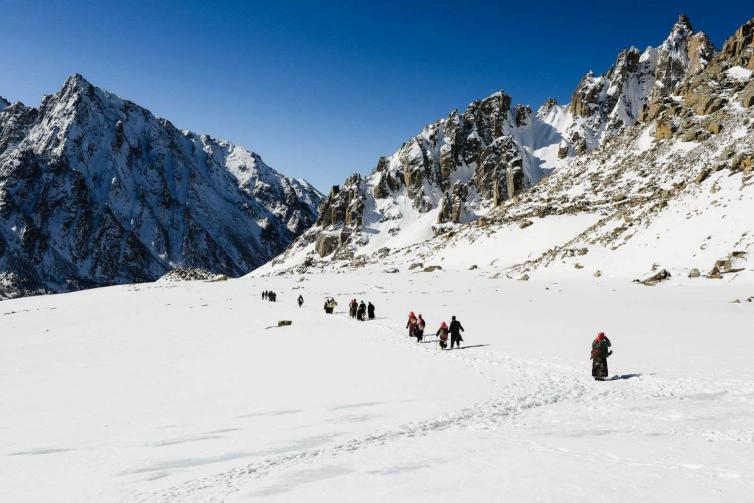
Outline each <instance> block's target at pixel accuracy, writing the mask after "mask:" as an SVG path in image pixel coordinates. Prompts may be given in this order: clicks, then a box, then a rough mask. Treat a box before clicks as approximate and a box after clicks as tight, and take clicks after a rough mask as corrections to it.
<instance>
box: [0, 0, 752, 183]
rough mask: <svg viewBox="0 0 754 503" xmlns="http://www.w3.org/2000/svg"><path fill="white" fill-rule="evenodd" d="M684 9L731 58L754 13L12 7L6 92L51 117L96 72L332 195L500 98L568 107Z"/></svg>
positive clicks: (646, 6)
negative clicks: (46, 98) (74, 83)
mask: <svg viewBox="0 0 754 503" xmlns="http://www.w3.org/2000/svg"><path fill="white" fill-rule="evenodd" d="M681 12H684V13H686V14H688V15H689V17H690V19H691V22H692V24H693V25H694V28H695V29H696V30H702V31H705V32H707V33H708V35H709V36H710V37H711V38H712V40H713V42H714V43H715V45H716V46H718V47H719V46H720V45H721V44H722V42H723V41H724V39H725V38H726V37H727V36H729V35H730V34H732V33H733V31H734V30H735V29H736V28H737V27H738V26H740V25H741V24H743V23H744V22H745V21H746V20H747V19H749V18H751V17H752V16H754V8H752V4H751V2H750V1H748V2H745V1H737V0H726V1H725V2H721V3H719V4H718V3H717V2H710V1H709V0H705V1H703V2H702V1H693V2H678V1H661V2H604V1H602V2H578V1H573V2H549V1H540V2H520V1H519V2H515V3H513V2H511V3H509V2H483V1H473V0H470V1H464V2H461V1H445V0H435V1H432V2H429V1H426V2H418V1H417V2H415V1H410V0H406V1H400V2H399V1H392V0H383V1H374V2H366V1H322V2H314V1H310V2H303V1H301V2H299V1H269V2H261V1H247V2H240V1H238V2H230V1H214V2H209V1H207V2H199V1H191V0H186V1H165V2H146V1H140V0H132V1H129V2H106V1H101V2H90V1H75V0H70V1H68V2H53V1H49V2H42V1H34V0H0V23H1V25H0V26H1V28H0V47H2V48H3V49H2V50H1V51H0V95H1V96H4V97H6V98H7V99H9V100H10V101H22V102H24V103H26V104H29V105H37V104H38V103H39V100H40V98H41V96H42V95H43V94H50V93H53V92H55V91H57V90H58V89H59V88H60V86H61V85H62V83H63V81H64V80H65V78H66V76H67V75H69V74H72V73H81V74H83V75H84V76H85V77H86V78H87V79H89V80H90V81H91V82H92V83H94V84H95V85H98V86H100V87H103V88H105V89H108V90H110V91H113V92H115V93H116V94H118V95H120V96H122V97H124V98H127V99H130V100H132V101H135V102H136V103H139V104H140V105H143V106H145V107H147V108H149V109H150V110H151V111H152V112H154V113H155V114H156V115H158V116H162V117H166V118H168V119H170V120H171V121H172V122H173V124H175V125H176V126H177V127H179V128H185V129H190V130H192V131H195V132H199V133H209V134H211V135H212V136H214V137H217V138H227V139H230V140H232V141H234V142H236V143H239V144H241V145H244V146H246V147H248V148H250V149H252V150H254V151H256V152H258V153H259V154H260V155H261V156H262V157H263V158H264V159H265V161H266V162H267V163H268V164H270V165H271V166H273V167H274V168H276V169H278V170H280V171H282V172H284V173H286V174H290V175H292V176H296V177H304V178H306V179H308V180H309V181H311V182H312V183H314V184H315V185H316V186H317V187H319V188H320V189H321V190H325V191H326V190H327V189H328V188H329V186H330V185H332V184H336V183H339V182H341V181H342V180H343V179H344V178H345V176H347V175H348V174H350V173H353V172H362V173H366V172H369V171H370V170H371V169H372V168H373V167H374V166H375V165H376V163H377V159H378V157H379V156H380V155H384V154H390V153H392V152H393V151H394V150H395V149H397V148H398V147H399V146H400V145H401V143H402V142H403V141H404V140H406V139H408V138H409V137H410V136H412V135H414V134H416V133H417V132H418V131H419V130H420V129H421V127H422V126H423V125H424V124H426V123H428V122H431V121H434V120H435V119H437V118H439V117H443V116H445V115H447V113H448V112H450V110H452V109H453V108H463V107H465V106H466V104H467V103H468V102H470V101H472V100H474V99H479V98H483V97H485V96H487V95H489V94H491V93H493V92H495V91H496V90H499V89H503V90H505V91H506V92H507V93H508V94H510V95H511V96H512V97H513V101H514V102H519V103H525V104H529V105H531V106H532V107H533V108H536V107H537V106H539V104H541V103H542V102H543V101H544V100H545V99H546V98H547V97H549V96H553V97H555V98H557V99H558V101H559V102H561V103H567V102H568V101H569V99H570V98H569V97H570V94H571V92H572V91H573V89H574V87H575V86H576V84H577V83H578V81H579V79H580V78H581V76H582V75H583V74H584V73H585V72H586V71H587V70H589V69H593V70H594V71H595V72H596V73H601V72H603V71H605V70H607V68H608V67H609V66H610V65H611V64H612V63H613V61H614V59H615V56H616V55H617V53H618V52H619V51H620V50H621V49H622V48H624V47H627V46H630V45H634V46H637V47H640V48H644V47H645V46H647V45H658V44H659V43H661V42H662V40H663V39H664V38H665V36H666V35H667V33H668V32H669V30H670V28H671V26H672V25H673V23H674V22H675V20H676V19H677V16H678V14H679V13H681Z"/></svg>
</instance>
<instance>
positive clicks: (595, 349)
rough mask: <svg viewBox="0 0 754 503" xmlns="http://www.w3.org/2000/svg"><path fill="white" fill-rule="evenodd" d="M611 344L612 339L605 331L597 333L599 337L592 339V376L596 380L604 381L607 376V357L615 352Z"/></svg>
mask: <svg viewBox="0 0 754 503" xmlns="http://www.w3.org/2000/svg"><path fill="white" fill-rule="evenodd" d="M610 346H612V344H611V343H610V339H608V338H607V337H606V336H605V333H604V332H600V333H599V334H597V338H595V339H594V341H592V356H591V358H592V377H594V380H595V381H604V380H605V379H606V378H607V357H608V356H610V355H611V354H613V352H612V351H611V350H610Z"/></svg>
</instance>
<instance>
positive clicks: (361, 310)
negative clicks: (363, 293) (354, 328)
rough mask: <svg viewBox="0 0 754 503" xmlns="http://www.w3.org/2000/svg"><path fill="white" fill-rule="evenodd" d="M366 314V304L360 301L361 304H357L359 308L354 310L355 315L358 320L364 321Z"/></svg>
mask: <svg viewBox="0 0 754 503" xmlns="http://www.w3.org/2000/svg"><path fill="white" fill-rule="evenodd" d="M366 316H367V305H366V304H364V301H363V300H362V301H361V304H359V309H358V310H357V311H356V317H357V318H358V319H359V321H364V319H365V318H366Z"/></svg>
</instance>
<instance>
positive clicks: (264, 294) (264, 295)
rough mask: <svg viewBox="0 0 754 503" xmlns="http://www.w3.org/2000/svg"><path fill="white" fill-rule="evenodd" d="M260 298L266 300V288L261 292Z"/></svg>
mask: <svg viewBox="0 0 754 503" xmlns="http://www.w3.org/2000/svg"><path fill="white" fill-rule="evenodd" d="M262 300H267V290H265V291H263V292H262Z"/></svg>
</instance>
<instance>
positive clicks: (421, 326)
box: [416, 314, 427, 342]
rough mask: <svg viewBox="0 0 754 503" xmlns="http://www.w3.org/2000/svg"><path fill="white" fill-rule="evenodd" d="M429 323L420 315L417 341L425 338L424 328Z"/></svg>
mask: <svg viewBox="0 0 754 503" xmlns="http://www.w3.org/2000/svg"><path fill="white" fill-rule="evenodd" d="M426 326H427V324H426V323H425V322H424V318H422V315H421V314H420V315H419V319H418V320H416V342H421V341H422V339H424V328H425V327H426Z"/></svg>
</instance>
